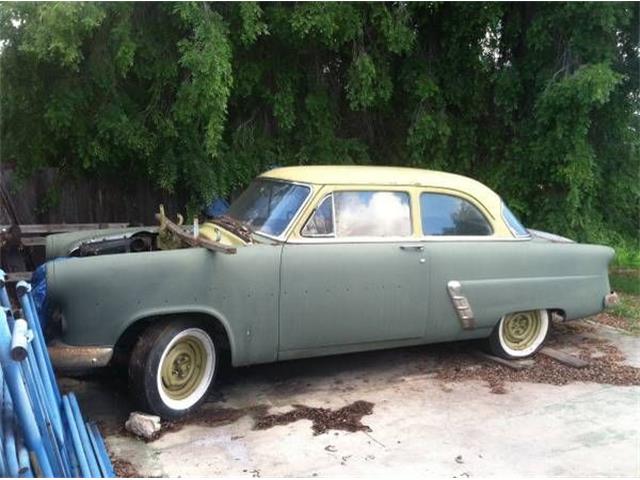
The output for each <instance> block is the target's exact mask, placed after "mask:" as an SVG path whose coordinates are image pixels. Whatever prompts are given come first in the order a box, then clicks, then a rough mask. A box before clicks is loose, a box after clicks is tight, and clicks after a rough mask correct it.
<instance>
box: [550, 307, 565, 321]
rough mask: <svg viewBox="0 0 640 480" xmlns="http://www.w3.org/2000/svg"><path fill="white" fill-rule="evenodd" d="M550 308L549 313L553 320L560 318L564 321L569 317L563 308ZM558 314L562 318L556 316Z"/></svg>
mask: <svg viewBox="0 0 640 480" xmlns="http://www.w3.org/2000/svg"><path fill="white" fill-rule="evenodd" d="M548 310H549V314H550V315H549V316H550V317H551V318H550V319H551V320H559V321H562V322H564V321H565V320H566V319H567V313H566V312H565V311H564V310H562V309H561V308H549V309H548ZM556 316H557V317H560V318H556Z"/></svg>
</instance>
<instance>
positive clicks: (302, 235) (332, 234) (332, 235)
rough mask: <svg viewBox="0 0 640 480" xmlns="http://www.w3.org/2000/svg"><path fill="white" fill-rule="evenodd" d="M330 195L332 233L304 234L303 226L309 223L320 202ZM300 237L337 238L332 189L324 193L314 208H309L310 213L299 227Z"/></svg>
mask: <svg viewBox="0 0 640 480" xmlns="http://www.w3.org/2000/svg"><path fill="white" fill-rule="evenodd" d="M328 197H331V225H332V227H333V233H317V234H314V235H305V234H304V233H303V230H304V228H305V227H306V226H307V224H308V223H309V221H310V220H311V218H313V216H314V215H315V214H316V213H317V211H318V209H319V208H320V207H321V206H322V204H323V203H324V202H325V200H326V199H327V198H328ZM300 237H302V238H305V239H306V238H337V237H336V203H335V200H334V197H333V191H331V192H329V193H327V194H326V195H324V196H323V197H322V198H321V199H320V200H319V201H318V203H317V204H316V206H315V208H313V210H311V213H310V214H309V216H308V217H307V219H306V220H305V221H304V223H303V224H302V227H300Z"/></svg>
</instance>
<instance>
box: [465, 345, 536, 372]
mask: <svg viewBox="0 0 640 480" xmlns="http://www.w3.org/2000/svg"><path fill="white" fill-rule="evenodd" d="M474 353H475V355H476V356H478V357H480V358H483V359H485V360H491V361H492V362H495V363H498V364H500V365H503V366H505V367H509V368H511V369H512V370H526V369H527V368H531V367H532V365H533V362H532V361H530V360H526V359H525V360H507V359H506V358H502V357H496V356H494V355H489V354H488V353H485V352H483V351H481V350H476V351H475V352H474Z"/></svg>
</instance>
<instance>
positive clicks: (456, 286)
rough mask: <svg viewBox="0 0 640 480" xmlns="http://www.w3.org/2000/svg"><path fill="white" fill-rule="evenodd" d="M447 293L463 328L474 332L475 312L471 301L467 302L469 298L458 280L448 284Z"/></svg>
mask: <svg viewBox="0 0 640 480" xmlns="http://www.w3.org/2000/svg"><path fill="white" fill-rule="evenodd" d="M447 291H448V292H449V297H450V298H451V303H452V304H453V309H454V310H455V311H456V314H457V315H458V319H459V320H460V323H461V324H462V328H463V329H464V330H473V329H474V328H476V321H475V318H474V317H473V310H471V305H470V304H469V300H467V297H465V296H464V295H463V293H462V285H461V284H460V282H459V281H457V280H451V281H449V283H447Z"/></svg>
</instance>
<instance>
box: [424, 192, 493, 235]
mask: <svg viewBox="0 0 640 480" xmlns="http://www.w3.org/2000/svg"><path fill="white" fill-rule="evenodd" d="M420 210H421V218H422V233H423V234H424V235H439V236H447V235H491V234H492V233H493V229H492V228H491V225H490V224H489V222H488V221H487V219H486V218H485V217H484V215H483V214H482V213H481V212H480V210H478V208H477V207H475V206H474V205H473V204H472V203H471V202H468V201H467V200H464V199H463V198H460V197H455V196H453V195H446V194H441V193H422V194H421V195H420Z"/></svg>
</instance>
